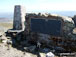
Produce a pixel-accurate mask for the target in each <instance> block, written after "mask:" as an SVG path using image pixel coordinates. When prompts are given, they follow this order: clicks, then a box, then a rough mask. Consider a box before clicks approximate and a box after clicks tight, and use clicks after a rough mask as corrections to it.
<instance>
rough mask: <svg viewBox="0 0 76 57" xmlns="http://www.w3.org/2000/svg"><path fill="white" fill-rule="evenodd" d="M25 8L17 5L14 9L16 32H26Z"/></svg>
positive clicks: (14, 27)
mask: <svg viewBox="0 0 76 57" xmlns="http://www.w3.org/2000/svg"><path fill="white" fill-rule="evenodd" d="M24 22H25V8H24V7H23V6H21V5H16V6H15V9H14V21H13V29H14V30H24V29H25V25H24Z"/></svg>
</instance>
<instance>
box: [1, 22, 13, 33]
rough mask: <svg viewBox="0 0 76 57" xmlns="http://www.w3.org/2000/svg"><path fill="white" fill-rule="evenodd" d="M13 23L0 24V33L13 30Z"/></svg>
mask: <svg viewBox="0 0 76 57" xmlns="http://www.w3.org/2000/svg"><path fill="white" fill-rule="evenodd" d="M12 27H13V23H0V32H3V31H7V30H8V29H12Z"/></svg>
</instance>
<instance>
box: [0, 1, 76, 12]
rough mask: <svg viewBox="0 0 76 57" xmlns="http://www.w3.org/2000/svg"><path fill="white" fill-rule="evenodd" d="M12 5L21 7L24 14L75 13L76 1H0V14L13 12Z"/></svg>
mask: <svg viewBox="0 0 76 57" xmlns="http://www.w3.org/2000/svg"><path fill="white" fill-rule="evenodd" d="M14 5H23V6H25V8H26V12H40V11H44V12H48V11H52V10H53V11H54V10H55V11H76V0H0V13H1V12H13V11H14Z"/></svg>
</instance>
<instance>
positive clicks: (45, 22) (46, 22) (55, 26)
mask: <svg viewBox="0 0 76 57" xmlns="http://www.w3.org/2000/svg"><path fill="white" fill-rule="evenodd" d="M30 27H31V32H38V33H43V34H50V35H53V36H60V35H61V21H60V20H53V19H42V18H31V25H30Z"/></svg>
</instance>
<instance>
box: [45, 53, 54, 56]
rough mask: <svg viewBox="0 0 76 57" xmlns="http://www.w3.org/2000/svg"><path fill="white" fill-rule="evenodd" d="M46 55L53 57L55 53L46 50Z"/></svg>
mask: <svg viewBox="0 0 76 57" xmlns="http://www.w3.org/2000/svg"><path fill="white" fill-rule="evenodd" d="M46 57H55V55H54V54H53V53H52V52H48V53H47V54H46Z"/></svg>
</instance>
